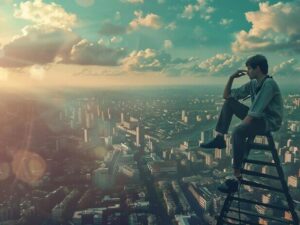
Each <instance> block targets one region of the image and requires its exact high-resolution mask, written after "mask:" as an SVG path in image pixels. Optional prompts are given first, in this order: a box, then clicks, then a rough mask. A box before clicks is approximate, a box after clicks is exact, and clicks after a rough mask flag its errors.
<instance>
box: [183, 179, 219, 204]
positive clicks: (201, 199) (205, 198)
mask: <svg viewBox="0 0 300 225" xmlns="http://www.w3.org/2000/svg"><path fill="white" fill-rule="evenodd" d="M188 190H189V191H190V192H191V193H192V195H193V196H194V198H195V199H196V201H197V202H198V204H199V205H200V207H201V208H202V209H204V210H208V209H209V208H210V207H211V205H212V203H213V199H214V198H215V196H214V195H213V194H212V193H211V192H210V191H209V190H208V189H207V188H206V187H197V186H196V185H195V184H193V183H191V184H189V185H188Z"/></svg>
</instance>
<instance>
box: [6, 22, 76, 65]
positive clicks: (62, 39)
mask: <svg viewBox="0 0 300 225" xmlns="http://www.w3.org/2000/svg"><path fill="white" fill-rule="evenodd" d="M79 40H80V38H79V37H78V36H77V35H76V34H74V33H73V32H71V31H68V30H63V29H57V28H49V27H45V26H27V27H25V28H23V30H22V34H21V35H19V36H15V37H14V38H13V39H12V41H11V42H9V43H7V44H6V45H4V46H3V47H2V48H1V50H0V51H1V52H2V53H1V55H2V56H1V55H0V66H2V67H24V66H30V65H34V64H47V63H51V62H53V61H55V60H57V59H58V58H61V59H65V58H67V57H68V55H69V52H70V50H71V48H72V46H73V45H74V44H76V43H77V42H78V41H79Z"/></svg>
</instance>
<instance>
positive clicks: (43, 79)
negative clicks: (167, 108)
mask: <svg viewBox="0 0 300 225" xmlns="http://www.w3.org/2000/svg"><path fill="white" fill-rule="evenodd" d="M0 4H1V8H0V27H1V29H0V85H1V86H3V87H5V86H7V87H12V86H14V87H19V88H23V87H24V88H31V87H32V86H34V87H39V86H47V85H51V86H64V85H67V86H109V85H166V84H169V85H172V84H174V85H178V84H209V83H216V82H218V83H223V82H224V81H225V80H226V79H227V77H228V76H229V75H230V74H231V73H233V72H234V71H235V70H237V69H239V68H243V67H244V62H245V60H246V59H247V58H248V57H249V56H252V55H254V54H257V53H260V54H264V55H266V56H267V58H268V59H269V64H270V70H269V71H270V75H273V76H274V77H276V78H277V79H278V80H280V81H281V82H286V83H288V82H290V80H291V79H290V78H293V81H295V80H299V72H300V65H299V54H300V23H299V22H298V20H299V19H298V17H299V16H298V15H299V14H300V1H299V0H291V1H258V0H243V1H236V0H224V1H217V0H176V1H175V0H68V1H52V0H32V1H13V0H0Z"/></svg>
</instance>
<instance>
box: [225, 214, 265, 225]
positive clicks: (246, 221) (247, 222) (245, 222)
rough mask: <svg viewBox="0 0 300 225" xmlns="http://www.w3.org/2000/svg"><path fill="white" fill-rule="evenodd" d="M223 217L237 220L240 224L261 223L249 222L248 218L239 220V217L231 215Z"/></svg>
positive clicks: (255, 224) (257, 224)
mask: <svg viewBox="0 0 300 225" xmlns="http://www.w3.org/2000/svg"><path fill="white" fill-rule="evenodd" d="M223 218H225V219H231V220H234V221H238V222H239V223H238V224H240V223H241V222H242V224H251V225H261V224H260V223H254V222H251V221H249V220H242V219H241V220H240V219H239V218H235V217H232V216H224V217H223Z"/></svg>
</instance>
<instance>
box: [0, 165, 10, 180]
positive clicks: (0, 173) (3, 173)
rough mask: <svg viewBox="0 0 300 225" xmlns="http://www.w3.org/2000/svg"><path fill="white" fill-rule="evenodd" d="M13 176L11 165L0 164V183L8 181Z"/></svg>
mask: <svg viewBox="0 0 300 225" xmlns="http://www.w3.org/2000/svg"><path fill="white" fill-rule="evenodd" d="M10 175H11V168H10V165H9V163H7V162H0V181H3V180H6V179H7V178H8V177H9V176H10Z"/></svg>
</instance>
